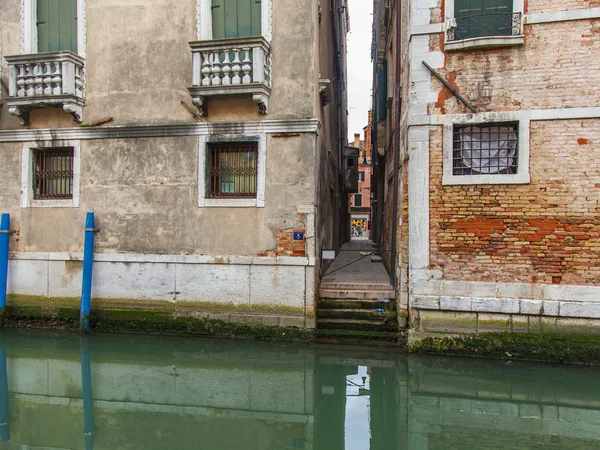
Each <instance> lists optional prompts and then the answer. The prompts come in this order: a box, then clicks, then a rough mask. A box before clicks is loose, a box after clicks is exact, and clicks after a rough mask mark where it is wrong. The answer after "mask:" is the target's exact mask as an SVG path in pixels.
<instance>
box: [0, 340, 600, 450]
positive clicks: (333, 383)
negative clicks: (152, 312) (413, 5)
mask: <svg viewBox="0 0 600 450" xmlns="http://www.w3.org/2000/svg"><path fill="white" fill-rule="evenodd" d="M0 432H1V438H2V439H1V442H0V450H4V449H11V450H12V449H15V450H34V449H86V448H87V449H91V448H95V449H111V450H112V449H132V450H133V449H218V450H228V449H236V450H237V449H239V450H252V449H261V450H262V449H265V450H266V449H268V450H288V449H289V450H293V449H294V450H295V449H317V450H342V449H346V450H369V449H373V450H388V449H409V450H426V449H431V450H437V449H456V450H464V449H486V450H493V449H502V450H510V449H519V450H523V449H550V450H557V449H573V450H581V449H583V450H586V449H600V368H591V367H576V366H570V367H568V366H553V365H543V364H532V363H517V362H508V361H498V360H479V359H463V358H451V357H447V358H442V357H427V356H406V355H403V354H400V353H398V352H394V351H390V350H384V349H381V348H349V347H339V346H319V345H305V344H281V343H263V342H248V341H242V342H234V341H225V340H212V339H180V338H169V337H155V336H130V335H127V336H124V335H91V336H89V337H88V338H82V337H80V336H78V335H73V334H64V333H52V332H40V331H34V330H14V331H4V332H0Z"/></svg>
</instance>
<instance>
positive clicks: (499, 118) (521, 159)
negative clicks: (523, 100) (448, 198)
mask: <svg viewBox="0 0 600 450" xmlns="http://www.w3.org/2000/svg"><path fill="white" fill-rule="evenodd" d="M497 122H518V123H519V149H518V156H517V161H518V165H517V173H516V174H514V175H454V174H453V173H452V155H453V142H452V136H453V128H454V126H455V125H462V124H492V123H497ZM529 130H530V116H529V113H528V112H527V111H516V112H491V113H478V114H460V115H458V114H457V115H447V116H445V117H444V134H443V146H442V151H443V166H444V167H443V176H442V184H443V185H470V184H526V183H529V182H530V181H531V177H530V175H529V133H530V131H529Z"/></svg>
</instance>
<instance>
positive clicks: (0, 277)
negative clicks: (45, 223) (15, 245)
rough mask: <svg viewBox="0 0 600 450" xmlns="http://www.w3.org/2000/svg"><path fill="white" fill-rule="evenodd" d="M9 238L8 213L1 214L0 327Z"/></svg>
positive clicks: (4, 299)
mask: <svg viewBox="0 0 600 450" xmlns="http://www.w3.org/2000/svg"><path fill="white" fill-rule="evenodd" d="M9 239H10V214H7V213H4V214H2V220H1V222H0V329H2V328H4V310H5V308H6V284H7V280H8V278H7V277H8V241H9Z"/></svg>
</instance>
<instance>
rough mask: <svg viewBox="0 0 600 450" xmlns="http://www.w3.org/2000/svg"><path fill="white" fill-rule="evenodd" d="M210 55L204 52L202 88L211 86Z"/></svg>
mask: <svg viewBox="0 0 600 450" xmlns="http://www.w3.org/2000/svg"><path fill="white" fill-rule="evenodd" d="M210 57H211V55H210V53H208V52H202V86H210V74H211V70H210Z"/></svg>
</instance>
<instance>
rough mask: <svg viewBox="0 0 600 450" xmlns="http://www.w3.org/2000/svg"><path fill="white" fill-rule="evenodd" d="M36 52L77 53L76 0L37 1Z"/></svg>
mask: <svg viewBox="0 0 600 450" xmlns="http://www.w3.org/2000/svg"><path fill="white" fill-rule="evenodd" d="M37 32H38V52H39V53H43V52H57V51H61V50H70V51H72V52H75V53H76V52H77V0H37Z"/></svg>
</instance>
